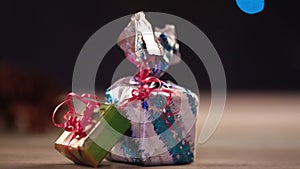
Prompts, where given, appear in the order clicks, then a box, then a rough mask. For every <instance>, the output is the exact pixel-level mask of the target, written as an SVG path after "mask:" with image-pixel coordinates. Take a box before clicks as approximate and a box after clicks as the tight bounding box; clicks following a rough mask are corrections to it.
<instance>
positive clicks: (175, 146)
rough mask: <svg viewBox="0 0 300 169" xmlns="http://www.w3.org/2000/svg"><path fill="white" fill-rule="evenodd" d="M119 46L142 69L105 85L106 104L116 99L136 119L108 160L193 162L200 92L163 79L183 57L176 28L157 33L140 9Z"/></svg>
mask: <svg viewBox="0 0 300 169" xmlns="http://www.w3.org/2000/svg"><path fill="white" fill-rule="evenodd" d="M118 45H119V46H120V47H121V48H122V49H123V50H124V52H125V55H126V57H127V58H128V59H129V60H130V61H131V62H133V63H134V64H136V65H137V67H138V72H137V74H135V75H133V76H129V77H124V78H121V79H119V80H118V81H116V82H115V83H113V84H112V85H111V86H110V87H109V88H108V89H107V90H106V101H107V103H111V104H114V105H115V106H116V107H117V109H118V110H119V111H120V113H121V114H122V115H123V116H124V117H126V118H127V119H128V120H130V123H131V128H130V129H129V130H128V131H127V132H126V133H125V136H124V137H122V138H121V139H120V141H119V142H118V143H117V144H116V145H115V146H114V147H113V148H112V150H111V151H110V154H109V155H108V157H107V159H108V160H111V161H119V162H127V163H133V164H139V165H166V164H184V163H191V162H192V161H193V160H194V159H195V133H196V131H195V128H196V127H195V125H196V119H197V113H198V97H197V95H196V94H194V93H192V92H191V91H190V90H188V89H186V88H184V87H180V86H178V85H175V84H174V83H171V82H165V81H162V80H160V79H159V77H160V76H161V75H162V74H163V73H164V71H166V69H167V68H168V67H169V66H170V65H172V64H175V63H177V62H179V61H180V53H179V46H178V43H177V42H176V37H175V27H174V26H173V25H166V27H165V28H163V29H158V28H156V29H155V31H154V32H153V31H152V27H151V24H150V23H149V22H148V21H147V20H146V19H145V15H144V13H142V12H139V13H137V14H135V15H134V16H133V17H132V18H131V22H130V23H129V24H128V26H127V27H126V28H125V29H124V31H123V32H122V33H121V35H120V37H119V43H118Z"/></svg>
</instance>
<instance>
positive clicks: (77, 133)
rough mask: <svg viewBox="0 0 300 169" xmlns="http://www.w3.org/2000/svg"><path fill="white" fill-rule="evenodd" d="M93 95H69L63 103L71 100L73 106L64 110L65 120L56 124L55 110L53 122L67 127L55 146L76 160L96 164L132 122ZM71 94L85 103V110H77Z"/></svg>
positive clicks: (80, 162) (90, 164)
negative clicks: (79, 112) (96, 99)
mask: <svg viewBox="0 0 300 169" xmlns="http://www.w3.org/2000/svg"><path fill="white" fill-rule="evenodd" d="M87 96H88V97H87ZM90 96H91V95H86V94H84V95H82V96H78V95H76V94H75V93H70V94H69V95H68V97H67V99H66V101H65V102H63V103H62V104H64V103H68V106H69V109H70V110H69V111H68V112H67V113H66V114H65V120H66V122H65V123H64V124H57V123H56V122H55V113H54V114H53V121H54V124H55V125H56V126H57V127H64V128H65V130H66V131H64V132H63V133H62V135H61V136H60V137H59V138H58V139H57V141H56V142H55V149H56V150H58V151H59V152H61V153H62V154H63V155H65V156H66V157H67V158H69V159H70V160H72V161H73V162H74V163H76V164H84V165H89V166H93V167H97V166H99V164H100V162H101V161H102V160H103V159H104V158H105V157H106V155H107V154H108V152H109V151H110V149H111V148H112V147H113V146H114V145H115V144H116V143H117V142H118V140H119V139H120V138H121V137H122V136H123V133H125V132H126V130H128V129H129V127H130V123H129V121H128V120H127V119H126V118H124V117H123V116H122V115H121V114H120V113H119V112H118V111H117V109H116V108H115V107H114V106H113V105H107V104H101V105H100V103H99V102H97V101H95V100H94V101H93V100H91V99H93V98H95V97H93V98H91V97H90ZM71 97H76V98H77V99H79V100H81V101H82V102H84V103H85V104H86V108H85V110H84V111H83V113H82V114H78V113H76V111H75V109H74V107H73V106H72V105H71ZM62 104H61V105H62ZM61 105H59V106H58V107H57V109H58V108H59V107H60V106H61ZM57 109H56V110H55V112H56V111H57Z"/></svg>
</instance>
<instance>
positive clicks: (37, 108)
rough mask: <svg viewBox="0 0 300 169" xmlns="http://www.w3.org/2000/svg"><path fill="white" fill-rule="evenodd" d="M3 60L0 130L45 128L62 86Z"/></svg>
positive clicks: (49, 125) (35, 130) (38, 129)
mask: <svg viewBox="0 0 300 169" xmlns="http://www.w3.org/2000/svg"><path fill="white" fill-rule="evenodd" d="M32 72H33V71H29V70H26V69H25V70H24V68H23V69H22V68H20V67H17V66H15V65H12V64H8V63H6V62H3V61H2V62H0V82H1V83H0V130H2V132H6V131H7V132H11V131H17V132H44V131H48V130H50V129H51V128H52V124H51V113H52V110H53V107H54V106H55V105H56V104H57V103H58V97H59V95H60V93H61V91H62V88H61V86H60V85H59V84H57V83H58V81H57V80H53V79H49V77H47V75H40V74H39V75H38V73H32Z"/></svg>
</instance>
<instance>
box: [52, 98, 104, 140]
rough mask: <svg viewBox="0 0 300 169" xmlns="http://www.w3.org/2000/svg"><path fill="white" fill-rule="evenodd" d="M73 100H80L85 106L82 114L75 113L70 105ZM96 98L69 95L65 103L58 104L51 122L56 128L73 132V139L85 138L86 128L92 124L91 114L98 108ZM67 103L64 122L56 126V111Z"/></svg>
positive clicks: (98, 103) (98, 104)
mask: <svg viewBox="0 0 300 169" xmlns="http://www.w3.org/2000/svg"><path fill="white" fill-rule="evenodd" d="M73 98H76V99H78V100H80V101H81V102H82V103H84V104H86V109H85V110H84V111H83V113H82V114H80V113H77V112H76V111H75V108H74V107H73V105H72V101H73ZM96 99H97V96H95V95H92V94H86V93H84V94H82V95H81V96H79V95H77V94H76V93H69V94H68V95H67V98H66V100H65V101H63V102H62V103H60V104H59V105H58V106H57V107H56V108H55V109H54V111H53V114H52V122H53V124H54V125H55V126H56V127H60V128H64V129H65V130H66V131H70V132H74V138H75V137H76V138H77V139H80V138H82V137H85V136H86V132H87V131H86V126H88V125H89V124H93V121H92V120H93V119H92V114H93V112H94V110H95V109H96V108H99V107H100V102H98V101H97V100H96ZM65 103H67V105H68V108H69V111H67V112H65V114H64V120H65V122H64V123H62V124H58V123H56V121H55V116H56V112H57V111H58V109H59V108H60V107H61V106H62V105H64V104H65Z"/></svg>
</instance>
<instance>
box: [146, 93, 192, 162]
mask: <svg viewBox="0 0 300 169" xmlns="http://www.w3.org/2000/svg"><path fill="white" fill-rule="evenodd" d="M161 97H162V96H161V95H156V96H155V97H154V98H153V99H151V103H152V104H153V106H156V107H162V104H161V102H157V101H156V100H161V99H162V98H163V97H162V98H161ZM156 104H157V105H156ZM166 112H167V113H172V112H171V109H170V107H168V108H167V109H166ZM157 114H160V112H155V113H153V114H151V115H150V117H149V120H151V121H152V124H153V126H154V130H155V132H156V133H157V135H159V139H160V140H162V142H164V143H165V144H166V146H167V149H168V151H169V153H170V154H171V156H172V158H173V161H174V162H175V163H176V164H180V163H187V162H191V161H193V158H194V155H193V153H191V151H192V150H191V147H190V145H189V144H187V143H186V142H185V141H184V139H183V136H182V132H181V129H180V128H179V127H178V125H177V124H176V123H175V117H174V116H167V115H165V114H161V116H163V117H164V118H163V117H161V116H160V117H158V118H157ZM165 120H166V121H167V123H168V124H170V125H172V128H173V130H174V131H175V133H177V135H176V137H177V139H176V138H175V135H174V134H173V132H172V130H170V126H169V125H167V123H166V121H165ZM176 140H181V141H180V142H179V143H177V141H176Z"/></svg>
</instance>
